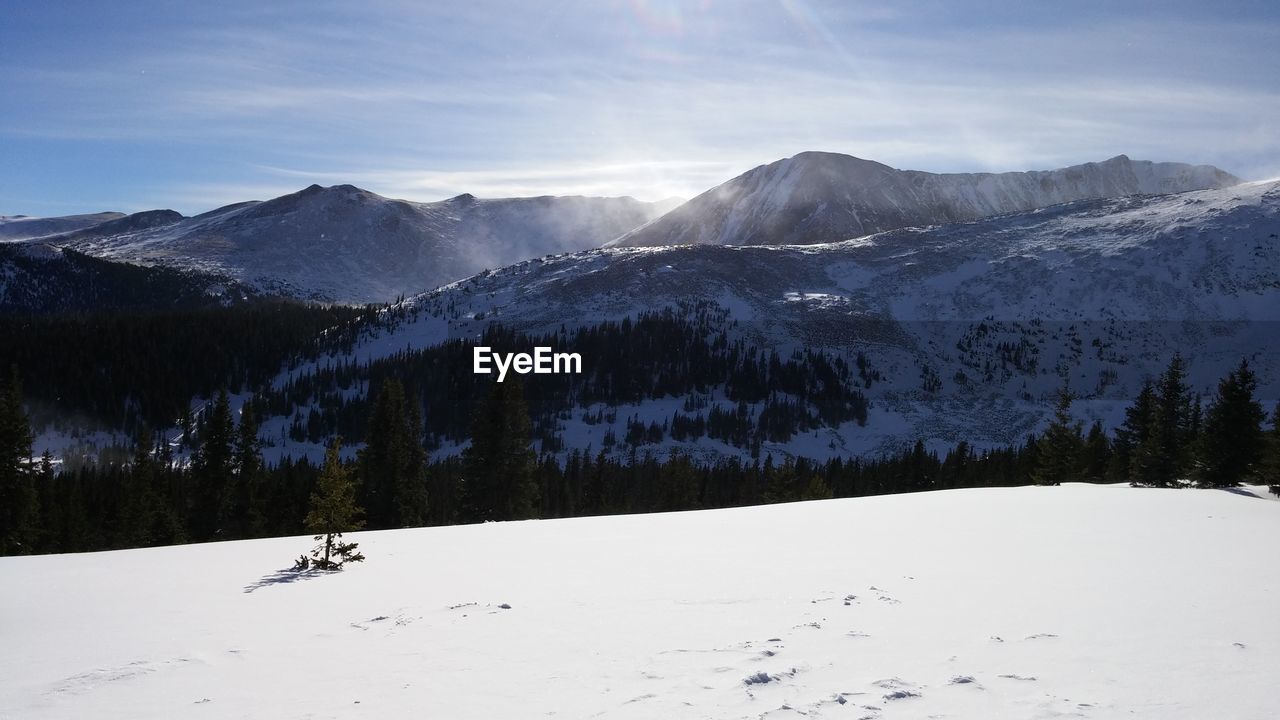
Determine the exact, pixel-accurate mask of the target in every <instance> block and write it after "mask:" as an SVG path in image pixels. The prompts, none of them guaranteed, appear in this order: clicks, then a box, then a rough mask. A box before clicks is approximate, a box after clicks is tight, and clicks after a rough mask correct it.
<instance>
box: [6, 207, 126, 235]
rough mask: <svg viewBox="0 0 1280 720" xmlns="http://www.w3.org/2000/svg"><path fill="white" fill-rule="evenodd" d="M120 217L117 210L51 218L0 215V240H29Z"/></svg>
mask: <svg viewBox="0 0 1280 720" xmlns="http://www.w3.org/2000/svg"><path fill="white" fill-rule="evenodd" d="M122 217H124V214H123V213H118V212H104V213H93V214H90V215H64V216H62V217H51V218H42V217H30V216H28V215H0V242H6V241H11V240H30V239H32V238H39V237H46V236H48V235H57V234H60V233H66V232H74V231H76V230H83V229H85V228H89V227H93V226H95V225H100V224H102V223H104V222H107V221H108V220H116V219H119V218H122Z"/></svg>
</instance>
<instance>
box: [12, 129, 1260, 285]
mask: <svg viewBox="0 0 1280 720" xmlns="http://www.w3.org/2000/svg"><path fill="white" fill-rule="evenodd" d="M1239 182H1240V180H1239V178H1237V177H1235V176H1233V175H1231V174H1230V173H1227V172H1224V171H1222V170H1219V169H1217V168H1214V167H1210V166H1205V165H1199V166H1191V165H1184V164H1179V163H1152V162H1145V161H1133V160H1130V159H1128V158H1127V157H1124V156H1119V157H1116V158H1112V159H1111V160H1107V161H1105V162H1101V163H1087V164H1084V165H1077V166H1073V167H1069V168H1064V169H1061V170H1050V171H1043V172H1020V173H1002V174H985V173H976V174H942V175H939V174H933V173H925V172H917V171H909V170H894V169H893V168H890V167H888V166H886V165H882V164H880V163H876V162H871V161H868V160H862V159H859V158H855V157H851V156H848V155H839V154H835V153H820V152H806V153H801V154H799V155H796V156H795V157H792V158H788V159H785V160H779V161H778V162H774V163H770V164H768V165H762V166H760V167H757V168H755V169H754V170H751V171H749V172H747V173H745V174H743V175H741V176H739V177H737V178H734V179H732V180H729V181H728V182H725V183H724V184H722V185H719V186H717V187H715V188H713V189H711V190H708V191H707V192H705V193H703V194H701V195H699V196H698V197H696V198H694V199H693V200H690V201H688V202H686V203H684V204H679V205H678V206H677V204H678V203H677V202H673V201H665V202H660V203H647V202H640V201H638V200H634V199H632V198H591V197H534V198H506V199H478V198H476V197H473V196H472V195H468V194H464V195H459V196H457V197H454V198H451V199H449V200H443V201H440V202H432V203H418V202H408V201H404V200H392V199H388V198H385V197H382V196H380V195H376V194H374V193H371V192H368V191H366V190H361V189H359V188H356V187H353V186H351V185H336V186H333V187H328V188H323V187H320V186H318V185H312V186H310V187H308V188H306V189H304V190H301V191H299V192H296V193H292V194H289V195H284V196H281V197H278V198H275V199H272V200H267V201H265V202H256V201H254V202H243V203H237V204H234V205H228V206H226V207H222V208H219V209H217V210H213V211H211V212H207V213H204V214H202V215H197V216H195V217H184V216H182V215H181V214H179V213H176V212H174V211H172V210H152V211H147V212H142V213H136V214H133V215H128V216H125V215H122V214H120V213H99V214H96V215H77V216H69V217H62V218H43V219H41V218H28V217H4V218H0V240H8V241H28V242H30V241H33V240H38V241H39V242H41V243H44V244H47V245H51V246H55V247H58V248H63V249H68V250H74V251H77V252H80V253H84V254H85V255H89V256H92V257H97V258H102V259H106V260H112V261H116V262H125V263H131V264H136V265H145V266H163V267H170V268H175V269H178V270H182V271H186V272H189V273H196V274H198V275H202V276H206V277H208V278H210V281H209V282H210V283H213V282H225V281H231V282H234V283H238V284H240V285H242V286H243V287H244V288H245V289H246V290H247V291H249V292H251V293H255V294H260V295H282V296H288V297H293V298H298V299H303V300H316V301H328V302H340V303H369V302H390V301H394V300H395V299H397V298H399V297H403V296H407V295H411V294H414V293H418V292H422V291H425V290H429V289H432V288H435V287H439V286H441V285H444V284H447V283H450V282H453V281H456V280H460V279H463V278H466V277H468V276H471V275H474V274H475V273H478V272H480V271H482V270H486V269H496V268H500V267H504V266H507V265H510V264H512V263H516V262H521V261H524V260H528V259H531V258H536V257H542V256H546V255H554V254H561V253H571V252H578V251H581V250H587V249H592V248H597V247H601V246H604V245H609V246H617V247H627V246H661V245H762V244H815V243H822V242H832V241H840V240H846V239H849V238H854V237H861V236H865V235H868V234H871V233H876V232H883V231H886V230H893V229H898V228H905V227H922V226H932V225H940V224H946V223H954V222H964V221H969V220H974V219H978V218H983V217H991V216H997V215H1003V214H1008V213H1015V212H1025V211H1028V210H1033V209H1036V208H1041V207H1047V206H1051V205H1055V204H1059V203H1064V202H1072V201H1077V200H1083V199H1100V198H1114V197H1124V196H1130V195H1154V194H1165V193H1176V192H1185V191H1190V190H1203V189H1213V188H1221V187H1226V186H1230V185H1235V184H1237V183H1239ZM673 208H674V209H673ZM668 211H669V212H668ZM50 267H52V266H50ZM36 296H38V293H37V295H30V294H29V295H28V297H36ZM2 304H3V303H0V305H2Z"/></svg>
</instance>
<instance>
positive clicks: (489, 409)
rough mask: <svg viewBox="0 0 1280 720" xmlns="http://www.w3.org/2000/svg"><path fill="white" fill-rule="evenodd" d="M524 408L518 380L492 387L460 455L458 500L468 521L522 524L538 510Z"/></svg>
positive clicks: (476, 414)
mask: <svg viewBox="0 0 1280 720" xmlns="http://www.w3.org/2000/svg"><path fill="white" fill-rule="evenodd" d="M532 442H533V440H532V437H531V424H530V421H529V410H528V408H527V407H526V406H525V403H524V393H523V392H522V389H521V387H520V382H519V381H518V380H516V381H508V382H501V383H494V384H493V386H492V388H491V389H490V391H489V396H488V397H487V398H486V399H485V400H484V402H483V403H481V404H480V406H479V407H478V408H477V410H476V413H475V416H474V418H473V420H472V424H471V445H470V447H468V448H467V449H466V451H464V452H463V464H464V467H465V473H466V474H465V476H464V479H463V480H464V485H463V497H464V503H465V508H466V512H467V515H468V516H469V519H471V520H473V521H479V522H483V521H486V520H523V519H527V518H531V517H533V516H534V513H535V511H536V508H537V507H538V485H537V480H536V478H535V477H534V453H533V450H532V449H530V445H531V444H532Z"/></svg>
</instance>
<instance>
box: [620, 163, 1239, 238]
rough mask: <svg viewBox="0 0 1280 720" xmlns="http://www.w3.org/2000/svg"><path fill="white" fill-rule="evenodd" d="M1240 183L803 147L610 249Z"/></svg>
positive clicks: (853, 229)
mask: <svg viewBox="0 0 1280 720" xmlns="http://www.w3.org/2000/svg"><path fill="white" fill-rule="evenodd" d="M1239 182H1240V179H1239V178H1237V177H1235V176H1234V175H1231V174H1230V173H1226V172H1223V171H1222V170H1219V169H1217V168H1215V167H1211V166H1208V165H1200V166H1192V165H1186V164H1183V163H1152V162H1149V161H1145V160H1143V161H1134V160H1130V159H1129V157H1128V156H1127V155H1117V156H1115V157H1113V158H1111V159H1109V160H1105V161H1103V162H1100V163H1086V164H1083V165H1075V166H1072V167H1068V168H1061V169H1058V170H1046V171H1037V172H1008V173H996V174H992V173H947V174H938V173H929V172H922V171H918V170H895V169H894V168H891V167H889V166H888V165H884V164H882V163H878V162H875V161H873V160H865V159H862V158H858V157H854V156H852V155H843V154H840V153H832V152H820V151H806V152H802V153H797V154H796V155H794V156H793V157H790V158H786V159H783V160H778V161H776V162H773V163H770V164H768V165H761V166H759V167H756V168H753V169H751V170H749V171H747V172H745V173H743V174H742V175H739V176H738V177H736V178H733V179H732V180H729V181H728V182H725V183H723V184H721V185H718V186H716V187H715V188H712V189H711V190H709V191H707V192H705V193H703V194H701V195H699V196H698V197H695V198H694V199H692V200H690V201H689V202H687V203H685V204H684V205H681V206H680V207H677V208H675V209H674V210H672V211H671V212H669V213H667V214H666V215H664V216H663V217H662V218H660V219H658V220H656V221H654V222H651V223H649V224H647V225H645V226H643V227H640V228H637V229H636V230H633V231H631V232H630V233H628V234H626V235H624V236H622V237H620V238H618V239H616V240H614V241H613V242H612V243H610V245H613V246H648V247H653V246H659V245H701V244H715V245H779V244H802V245H808V244H815V243H824V242H835V241H840V240H847V239H850V238H855V237H861V236H863V235H870V234H873V233H877V232H884V231H886V230H895V229H898V228H903V227H912V226H926V225H940V224H944V223H953V222H968V221H971V220H977V219H979V218H984V217H990V216H993V215H1004V214H1008V213H1013V212H1024V211H1027V210H1034V209H1036V208H1042V207H1047V206H1049V205H1057V204H1060V203H1065V202H1072V201H1076V200H1088V199H1099V198H1108V197H1122V196H1126V195H1155V194H1166V193H1175V192H1186V191H1189V190H1208V189H1215V188H1222V187H1227V186H1230V185H1235V184H1238V183H1239Z"/></svg>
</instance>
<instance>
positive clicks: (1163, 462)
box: [1134, 353, 1195, 487]
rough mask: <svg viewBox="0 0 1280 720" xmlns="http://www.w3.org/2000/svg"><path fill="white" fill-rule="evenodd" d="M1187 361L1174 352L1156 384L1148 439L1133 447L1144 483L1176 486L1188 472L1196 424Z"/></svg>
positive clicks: (1158, 485) (1141, 479) (1157, 485)
mask: <svg viewBox="0 0 1280 720" xmlns="http://www.w3.org/2000/svg"><path fill="white" fill-rule="evenodd" d="M1186 377H1187V371H1186V365H1185V363H1184V362H1183V360H1182V355H1180V354H1178V353H1175V354H1174V356H1173V358H1172V359H1171V360H1170V361H1169V367H1168V368H1167V369H1166V370H1165V371H1164V374H1163V375H1161V376H1160V381H1159V383H1158V384H1157V386H1156V395H1155V399H1154V408H1153V412H1152V415H1151V425H1150V429H1149V432H1148V434H1147V438H1146V441H1145V442H1143V443H1141V444H1139V445H1138V446H1137V447H1136V448H1135V450H1134V460H1135V462H1136V463H1137V466H1138V469H1139V473H1138V474H1139V478H1140V481H1141V482H1142V484H1144V485H1152V486H1155V487H1173V486H1174V485H1176V484H1177V483H1178V481H1180V480H1182V479H1183V478H1185V477H1186V475H1187V469H1188V467H1189V466H1190V463H1191V459H1192V443H1193V441H1194V434H1195V427H1194V418H1193V406H1192V402H1191V393H1190V390H1189V389H1188V388H1187V383H1186Z"/></svg>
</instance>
